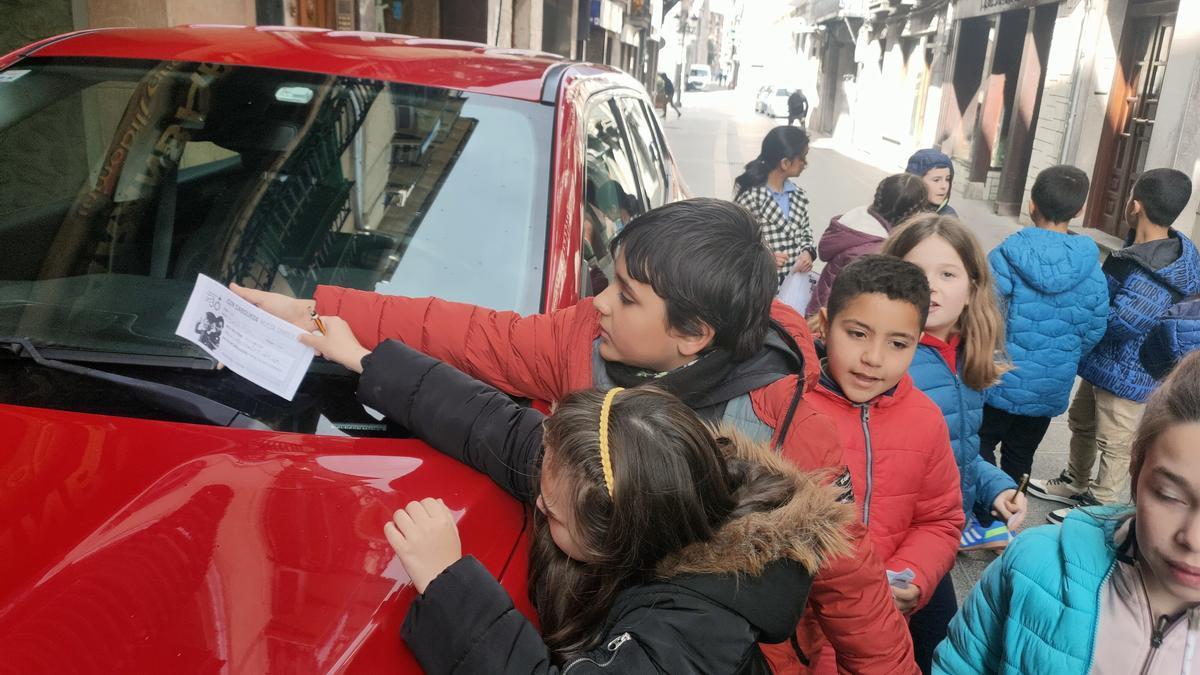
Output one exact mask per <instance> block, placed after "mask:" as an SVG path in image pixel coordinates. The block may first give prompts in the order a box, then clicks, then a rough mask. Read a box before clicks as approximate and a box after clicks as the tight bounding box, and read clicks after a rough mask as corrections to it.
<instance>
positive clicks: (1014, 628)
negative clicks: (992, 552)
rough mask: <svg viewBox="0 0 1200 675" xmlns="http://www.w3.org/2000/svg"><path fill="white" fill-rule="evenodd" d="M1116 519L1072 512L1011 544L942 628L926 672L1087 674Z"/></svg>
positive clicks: (1107, 513)
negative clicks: (942, 634)
mask: <svg viewBox="0 0 1200 675" xmlns="http://www.w3.org/2000/svg"><path fill="white" fill-rule="evenodd" d="M1093 514H1094V515H1093ZM1120 515H1121V508H1120V507H1098V508H1095V509H1076V510H1074V511H1072V512H1071V514H1070V515H1068V516H1067V519H1066V520H1065V521H1064V522H1063V524H1062V525H1061V526H1058V525H1043V526H1041V527H1035V528H1033V529H1030V530H1026V531H1024V532H1022V533H1021V534H1020V535H1019V536H1017V538H1016V539H1015V540H1013V542H1012V543H1011V544H1009V545H1008V549H1007V550H1005V551H1004V555H1002V556H1000V558H998V559H997V560H996V561H994V562H993V563H992V564H991V565H988V568H987V569H986V570H984V572H983V577H982V578H981V579H980V580H979V583H978V584H977V585H976V586H975V588H974V589H972V590H971V594H970V595H969V596H968V597H967V601H966V602H965V603H963V606H962V609H961V610H960V611H959V612H958V614H957V615H955V617H954V620H953V621H951V622H950V633H949V635H948V636H947V637H946V640H945V641H943V642H942V644H941V645H940V646H939V647H938V649H937V652H936V653H935V655H934V661H933V672H935V673H948V674H952V675H959V674H963V675H965V674H967V673H970V674H971V675H977V674H979V673H1012V674H1013V675H1017V674H1018V673H1054V674H1055V675H1086V673H1088V672H1090V671H1091V665H1092V655H1093V652H1094V647H1093V642H1094V641H1095V637H1096V629H1097V627H1098V621H1097V618H1098V617H1099V614H1100V590H1101V587H1102V586H1103V584H1104V580H1105V578H1106V577H1107V576H1108V574H1109V573H1110V571H1111V570H1112V568H1113V564H1114V562H1115V561H1116V559H1117V545H1116V544H1115V543H1114V541H1113V536H1114V534H1115V533H1116V531H1117V528H1118V527H1119V526H1120V525H1121V518H1120Z"/></svg>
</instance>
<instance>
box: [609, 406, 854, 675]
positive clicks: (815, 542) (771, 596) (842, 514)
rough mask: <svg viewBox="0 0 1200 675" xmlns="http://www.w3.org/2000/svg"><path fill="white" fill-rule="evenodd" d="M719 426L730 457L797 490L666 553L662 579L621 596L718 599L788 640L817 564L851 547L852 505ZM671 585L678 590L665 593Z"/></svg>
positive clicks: (815, 477) (689, 603) (765, 637)
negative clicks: (708, 536) (779, 502)
mask: <svg viewBox="0 0 1200 675" xmlns="http://www.w3.org/2000/svg"><path fill="white" fill-rule="evenodd" d="M717 433H718V434H719V436H720V437H722V438H724V439H727V441H725V442H723V447H724V449H725V452H726V456H727V457H729V458H737V459H742V460H746V461H750V462H753V463H755V464H758V465H760V466H762V467H763V468H765V469H766V470H767V471H768V472H769V473H773V474H782V475H784V476H786V477H787V478H788V480H789V481H790V482H792V484H793V485H794V486H795V492H794V493H793V495H792V497H791V499H789V500H788V501H787V503H785V504H783V505H782V506H780V507H778V508H776V509H773V510H771V511H764V512H756V513H751V514H748V515H745V516H741V517H739V518H735V519H733V520H730V521H729V522H727V523H726V524H725V525H724V526H722V527H721V528H720V529H719V530H717V532H716V534H715V536H714V537H713V538H712V539H710V540H709V541H706V542H698V543H696V544H692V545H691V546H688V547H687V548H685V549H683V550H682V551H680V552H679V553H678V554H676V555H672V556H668V557H667V558H664V559H663V560H662V561H660V562H659V564H658V569H657V572H658V576H659V578H660V580H661V581H659V582H658V583H652V584H648V585H643V586H640V587H637V588H633V589H630V590H629V591H627V592H626V594H625V595H624V597H623V599H622V603H623V604H626V605H627V606H632V605H642V606H655V607H663V606H664V603H666V604H670V606H672V607H673V608H675V609H676V610H682V609H683V608H684V607H693V606H694V607H696V608H702V607H706V606H711V605H717V606H719V607H723V608H724V609H726V610H728V611H730V612H733V613H735V614H737V615H738V616H740V617H742V619H743V620H745V621H746V622H747V623H748V624H749V625H750V626H752V627H753V630H754V634H755V635H756V636H757V637H756V640H757V641H759V642H768V643H778V642H783V641H785V640H787V639H788V638H789V637H791V636H792V635H793V634H794V633H795V631H796V625H797V624H798V623H799V621H800V617H801V616H802V614H803V612H804V607H805V605H806V604H807V602H808V592H809V589H810V587H811V586H812V578H813V576H814V575H815V574H816V573H817V570H818V569H820V567H821V566H822V564H823V562H824V561H825V560H828V559H830V558H833V557H837V556H841V555H845V554H847V553H849V551H850V544H849V539H848V537H847V533H846V529H847V526H848V525H849V524H850V523H851V522H852V521H853V520H854V517H855V513H854V506H853V504H844V503H839V502H838V501H837V498H838V495H840V494H842V493H843V491H844V488H839V487H837V486H835V485H828V484H826V483H825V481H824V479H825V476H824V475H820V474H806V473H803V472H802V471H800V470H799V469H797V468H795V467H794V466H793V465H792V464H791V463H790V462H788V461H787V460H786V459H783V458H782V457H781V456H779V455H778V454H776V453H775V452H774V451H772V450H771V448H770V447H769V446H767V445H765V444H762V443H756V442H754V441H750V440H748V439H747V438H746V437H744V436H742V435H741V434H739V433H738V432H737V431H734V430H733V429H732V428H728V427H721V428H719V429H718V430H717ZM847 477H848V476H847ZM847 487H848V486H847ZM665 589H672V590H670V591H666V593H667V594H666V595H664V591H665ZM668 597H670V598H671V599H670V600H668V599H667V598H668ZM688 598H690V599H688ZM693 603H699V604H695V605H694V604H693ZM697 611H699V610H697ZM701 613H702V614H704V615H709V614H710V612H708V611H702V612H701ZM710 623H712V622H711V620H710V621H708V622H706V624H705V625H706V626H707V625H708V624H710ZM711 628H712V627H709V629H711ZM697 630H700V629H699V628H697ZM714 639H716V637H715V636H714ZM671 672H674V671H671Z"/></svg>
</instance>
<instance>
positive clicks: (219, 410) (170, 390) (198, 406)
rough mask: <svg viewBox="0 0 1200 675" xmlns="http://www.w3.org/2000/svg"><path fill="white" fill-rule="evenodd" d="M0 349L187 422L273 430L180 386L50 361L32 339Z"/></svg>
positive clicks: (3, 343) (2, 340) (11, 340)
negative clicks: (120, 390)
mask: <svg viewBox="0 0 1200 675" xmlns="http://www.w3.org/2000/svg"><path fill="white" fill-rule="evenodd" d="M0 349H7V350H8V351H10V352H12V353H13V354H15V355H17V356H22V355H27V356H28V357H29V358H31V359H33V360H34V362H36V363H37V364H38V365H39V366H43V367H46V368H53V369H54V370H61V371H63V372H67V373H74V374H75V375H81V376H83V377H90V378H94V379H97V380H104V381H105V382H110V383H112V384H116V385H120V386H122V387H125V388H126V389H129V390H131V391H133V392H134V393H135V394H138V395H140V397H141V398H143V399H145V400H146V401H147V402H149V403H151V404H152V405H155V406H158V407H160V408H164V409H166V410H167V411H169V412H172V413H175V414H178V415H182V416H184V417H187V418H188V419H192V420H197V421H200V422H206V423H208V424H214V425H217V426H222V427H232V428H235V429H264V430H270V427H269V426H267V425H266V424H263V423H262V422H260V421H258V420H256V419H254V418H253V417H250V416H248V415H246V414H245V413H242V412H240V411H238V410H235V409H234V408H230V407H229V406H227V405H225V404H224V403H221V402H219V401H214V400H212V399H211V398H208V397H205V396H201V395H200V394H197V393H194V392H190V391H187V390H184V389H180V388H179V387H172V386H171V385H169V384H161V383H159V382H150V381H148V380H139V379H138V378H136V377H127V376H125V375H117V374H116V373H109V372H106V371H103V370H96V369H95V368H88V367H86V366H79V365H76V364H74V363H67V362H65V361H56V360H54V359H48V358H46V357H44V356H42V354H41V352H39V351H38V349H37V347H34V346H33V342H32V341H30V340H29V338H19V337H0Z"/></svg>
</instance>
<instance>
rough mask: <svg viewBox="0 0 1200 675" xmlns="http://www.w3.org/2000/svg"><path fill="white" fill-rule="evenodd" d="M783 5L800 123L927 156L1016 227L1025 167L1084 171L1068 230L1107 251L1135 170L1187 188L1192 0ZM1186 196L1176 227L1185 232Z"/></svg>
mask: <svg viewBox="0 0 1200 675" xmlns="http://www.w3.org/2000/svg"><path fill="white" fill-rule="evenodd" d="M797 11H798V13H801V14H802V16H803V17H804V19H805V21H804V25H805V29H804V30H805V32H806V35H805V36H804V37H803V39H800V38H798V40H797V44H798V46H799V45H806V47H799V48H801V49H807V50H808V53H809V54H810V55H811V56H812V57H813V58H816V59H818V60H819V62H820V65H819V77H818V88H819V89H820V98H821V101H822V102H821V105H820V106H818V108H817V110H816V111H815V113H814V116H813V119H812V125H813V127H814V128H815V129H816V130H818V131H820V132H823V133H826V134H829V135H832V136H834V137H835V138H837V139H839V140H842V141H845V142H850V143H852V144H853V145H855V146H857V147H859V148H862V149H864V150H867V151H869V152H871V153H872V154H874V155H877V156H880V157H881V158H884V159H886V160H889V161H892V162H899V161H900V160H901V159H902V158H903V157H905V156H907V155H908V154H909V153H911V152H912V151H913V150H916V149H917V148H921V147H930V146H935V147H938V148H940V149H942V150H943V151H944V152H946V153H947V154H949V155H951V156H952V157H953V158H954V160H955V162H956V165H957V171H956V182H957V183H958V185H959V187H960V188H961V189H962V190H963V192H964V193H965V195H966V196H968V197H970V198H974V199H983V200H986V201H989V202H991V203H992V205H993V208H994V210H995V211H996V212H997V213H999V214H1003V215H1013V216H1019V217H1021V218H1022V219H1027V218H1028V201H1029V189H1030V187H1031V186H1032V183H1033V180H1034V178H1035V177H1036V175H1037V173H1038V172H1039V171H1040V170H1042V169H1044V168H1046V167H1048V166H1052V165H1054V164H1060V163H1065V164H1073V165H1075V166H1078V167H1080V168H1082V169H1084V170H1085V171H1086V172H1087V173H1088V174H1089V176H1090V177H1091V178H1092V191H1091V194H1090V196H1089V199H1088V205H1087V208H1086V210H1085V214H1084V217H1083V219H1082V223H1083V225H1084V226H1086V227H1087V228H1091V230H1092V231H1091V232H1090V233H1091V234H1094V235H1096V236H1097V237H1098V238H1101V239H1105V240H1106V243H1109V244H1113V243H1115V239H1116V238H1119V237H1123V236H1124V234H1125V230H1126V228H1125V225H1124V223H1123V218H1122V214H1123V211H1124V206H1125V204H1126V202H1127V201H1128V197H1129V193H1130V190H1131V188H1132V185H1133V182H1134V181H1135V180H1136V177H1137V175H1138V174H1139V173H1140V172H1142V171H1143V170H1145V169H1148V168H1155V167H1173V168H1177V169H1180V170H1182V171H1184V172H1185V173H1187V174H1188V175H1189V176H1191V177H1192V181H1193V184H1194V185H1196V184H1200V135H1198V134H1197V132H1198V131H1200V2H1197V1H1196V0H1057V1H1056V0H867V1H860V0H804V1H802V2H800V3H798V10H797ZM1197 192H1200V190H1198V191H1197ZM1198 203H1200V195H1196V194H1194V195H1193V200H1192V203H1191V204H1190V205H1189V207H1188V209H1187V210H1186V211H1185V212H1184V215H1183V216H1181V217H1180V219H1179V221H1178V222H1177V223H1176V226H1177V227H1178V228H1180V229H1181V230H1182V231H1184V232H1186V233H1189V234H1194V233H1196V223H1197V204H1198ZM1106 238H1110V239H1106Z"/></svg>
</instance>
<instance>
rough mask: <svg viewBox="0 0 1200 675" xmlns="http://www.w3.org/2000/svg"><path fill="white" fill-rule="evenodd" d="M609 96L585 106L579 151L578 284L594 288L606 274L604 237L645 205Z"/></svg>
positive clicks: (585, 291)
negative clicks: (580, 230) (580, 236)
mask: <svg viewBox="0 0 1200 675" xmlns="http://www.w3.org/2000/svg"><path fill="white" fill-rule="evenodd" d="M614 105H615V104H614V102H613V100H612V99H611V98H607V99H603V100H599V101H593V102H592V104H591V105H590V107H589V108H588V113H587V118H586V121H585V125H586V134H587V135H586V141H585V144H586V148H585V152H584V158H585V159H584V163H585V166H584V169H585V170H584V174H585V179H584V200H583V217H582V219H581V220H582V223H583V255H584V262H585V263H586V265H584V266H582V267H583V268H584V269H582V270H581V274H583V275H584V277H585V278H584V279H581V285H580V288H581V289H582V294H583V295H588V294H593V293H599V292H600V291H601V290H603V289H604V286H605V285H607V280H608V279H609V278H611V274H612V260H611V258H610V256H609V254H608V243H609V242H610V241H611V240H612V238H613V237H615V236H616V235H617V233H618V232H620V231H621V228H622V227H624V226H625V223H628V222H629V221H630V220H631V219H633V217H634V216H637V215H638V214H640V213H642V212H643V211H645V210H646V209H645V205H644V204H643V203H642V200H641V197H640V196H639V192H638V184H637V180H636V178H635V177H634V175H635V169H634V163H633V160H632V157H631V156H630V151H629V143H628V139H626V138H625V135H624V133H623V132H622V129H621V125H620V124H618V122H617V117H616V113H615V112H614V108H613V106H614Z"/></svg>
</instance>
